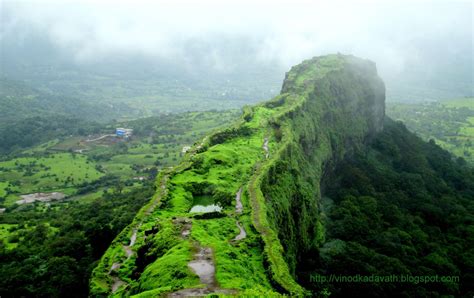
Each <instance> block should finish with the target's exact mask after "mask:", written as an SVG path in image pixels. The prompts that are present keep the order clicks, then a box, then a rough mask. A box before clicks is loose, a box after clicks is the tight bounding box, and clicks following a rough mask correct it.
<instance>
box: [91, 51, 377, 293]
mask: <svg viewBox="0 0 474 298" xmlns="http://www.w3.org/2000/svg"><path fill="white" fill-rule="evenodd" d="M384 100H385V91H384V85H383V83H382V81H381V80H380V78H379V77H378V76H377V73H376V69H375V65H374V64H373V63H372V62H370V61H366V60H362V59H359V58H356V57H353V56H344V55H328V56H323V57H316V58H313V59H311V60H307V61H304V62H303V63H301V64H300V65H297V66H295V67H293V68H292V69H291V70H290V71H289V72H288V73H287V75H286V78H285V81H284V84H283V88H282V92H281V94H280V95H279V96H277V97H276V98H274V99H272V100H271V101H268V102H265V103H263V104H260V105H257V106H255V107H251V108H250V107H248V108H245V109H244V113H243V115H242V118H241V120H240V121H239V122H238V123H235V124H234V125H232V126H230V127H229V128H228V129H226V130H223V131H220V132H216V133H215V134H213V135H210V136H209V137H207V138H205V139H204V140H203V141H202V142H201V143H200V144H196V145H195V146H194V147H193V148H192V149H191V150H190V151H188V153H187V154H186V157H185V160H184V161H183V162H182V163H181V164H180V165H179V166H178V167H176V168H174V169H171V170H168V171H163V172H161V173H160V175H159V177H158V180H157V193H156V195H155V196H154V197H153V198H152V200H151V201H150V203H149V204H147V205H146V206H144V207H143V208H142V210H141V211H140V212H139V214H138V215H137V217H136V218H135V220H134V222H133V223H132V224H131V225H130V226H129V227H128V228H127V229H125V230H124V231H122V233H121V234H120V235H119V236H118V237H117V239H115V240H114V242H113V243H112V245H111V247H110V248H109V249H108V251H107V252H106V254H105V255H104V256H103V257H102V259H101V261H100V263H99V265H98V266H97V267H96V268H95V269H94V272H93V276H92V279H91V295H93V296H96V295H117V296H124V295H137V296H140V297H147V296H154V295H159V294H169V295H170V296H186V295H201V294H210V293H217V294H219V293H221V294H248V295H254V294H255V295H257V294H258V295H263V294H266V295H270V294H279V293H281V294H284V293H287V294H303V293H305V290H304V289H303V288H302V287H301V286H300V285H299V284H298V282H297V281H296V279H295V276H296V273H295V269H296V267H297V264H298V263H299V262H300V258H301V256H302V255H304V254H305V253H307V252H308V251H311V250H312V249H314V248H316V247H318V246H319V245H320V244H321V243H322V242H323V241H324V237H325V229H324V224H323V223H322V221H321V216H320V197H321V194H320V193H321V190H320V183H321V180H322V178H323V177H324V176H325V174H326V173H327V172H331V171H332V170H333V169H334V168H335V167H336V166H337V164H338V163H339V162H340V161H341V160H343V159H344V157H346V156H347V155H351V154H352V153H353V152H354V151H355V150H357V149H358V148H360V147H362V146H363V145H364V143H366V142H367V141H368V140H370V139H372V138H373V137H374V136H375V135H376V133H377V132H379V131H381V130H382V128H383V120H384ZM199 208H201V209H199ZM206 209H207V210H206ZM195 211H196V212H195ZM208 211H212V212H208Z"/></svg>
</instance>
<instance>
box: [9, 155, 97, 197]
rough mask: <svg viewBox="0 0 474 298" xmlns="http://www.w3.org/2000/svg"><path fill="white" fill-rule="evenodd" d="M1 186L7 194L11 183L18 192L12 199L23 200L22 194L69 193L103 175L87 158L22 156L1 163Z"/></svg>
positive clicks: (72, 156) (79, 156)
mask: <svg viewBox="0 0 474 298" xmlns="http://www.w3.org/2000/svg"><path fill="white" fill-rule="evenodd" d="M0 168H2V169H3V170H2V172H1V173H0V183H1V185H0V187H1V188H2V189H3V192H5V185H7V183H9V184H13V185H15V186H16V189H15V190H16V191H17V192H18V193H16V194H13V195H12V196H9V199H10V201H11V198H12V197H13V198H16V199H18V198H19V195H20V194H28V193H33V192H51V191H61V190H65V189H66V192H68V190H70V188H69V187H72V186H73V185H76V184H81V183H87V182H91V181H94V180H97V179H98V178H100V177H101V176H103V174H102V173H100V172H98V171H97V170H96V169H95V167H94V164H93V163H90V162H89V161H88V160H87V158H86V157H85V156H83V155H76V154H70V153H57V154H52V155H49V156H43V157H40V158H34V157H19V158H14V159H11V160H8V161H3V162H0Z"/></svg>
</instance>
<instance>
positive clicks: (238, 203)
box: [235, 187, 244, 214]
mask: <svg viewBox="0 0 474 298" xmlns="http://www.w3.org/2000/svg"><path fill="white" fill-rule="evenodd" d="M241 196H242V187H241V188H240V189H239V191H238V192H237V194H236V195H235V213H237V214H241V213H242V211H243V210H244V206H243V205H242V200H241Z"/></svg>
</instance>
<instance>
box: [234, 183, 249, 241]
mask: <svg viewBox="0 0 474 298" xmlns="http://www.w3.org/2000/svg"><path fill="white" fill-rule="evenodd" d="M241 197H242V187H241V188H240V189H239V191H238V192H237V194H236V195H235V213H236V214H242V211H243V210H244V206H243V205H242V200H241ZM235 224H236V225H237V227H238V228H239V230H240V233H239V235H237V236H235V238H234V241H239V240H242V239H244V238H245V237H247V232H245V229H244V227H242V225H240V223H239V222H238V221H237V220H236V221H235Z"/></svg>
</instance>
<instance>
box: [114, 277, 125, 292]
mask: <svg viewBox="0 0 474 298" xmlns="http://www.w3.org/2000/svg"><path fill="white" fill-rule="evenodd" d="M113 280H114V283H113V284H112V293H115V292H117V290H118V289H119V288H120V287H121V286H123V285H125V284H127V283H126V282H124V281H123V280H121V279H120V278H118V277H116V276H114V277H113Z"/></svg>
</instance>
